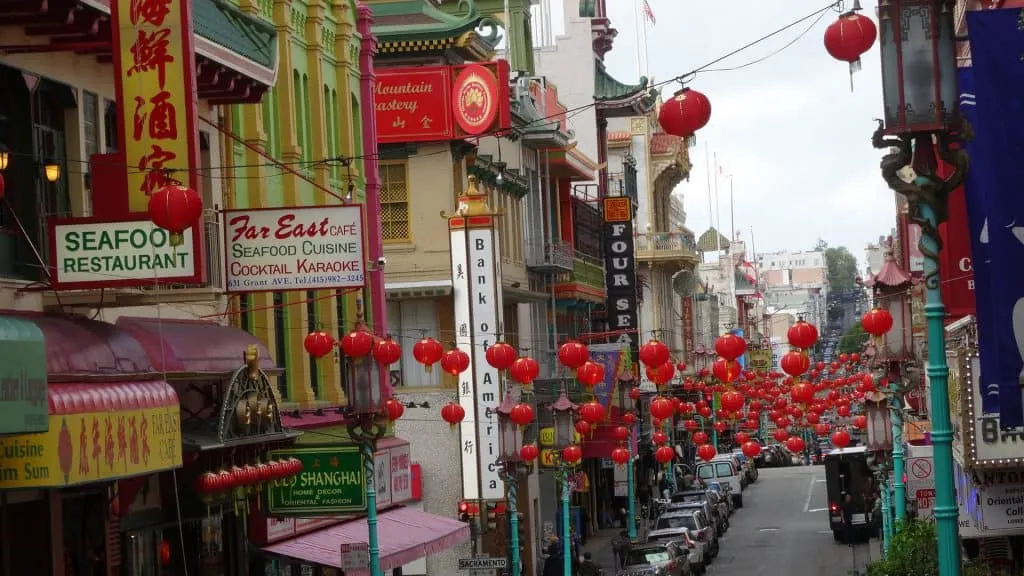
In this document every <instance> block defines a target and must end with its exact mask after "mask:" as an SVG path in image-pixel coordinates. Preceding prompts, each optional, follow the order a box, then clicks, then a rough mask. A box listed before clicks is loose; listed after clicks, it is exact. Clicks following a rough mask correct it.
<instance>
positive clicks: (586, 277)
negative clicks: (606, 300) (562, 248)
mask: <svg viewBox="0 0 1024 576" xmlns="http://www.w3.org/2000/svg"><path fill="white" fill-rule="evenodd" d="M571 281H572V282H576V283H577V284H583V285H585V286H590V287H591V288H597V289H599V290H604V266H603V265H602V264H601V263H600V262H599V261H597V260H594V259H593V258H590V257H588V256H584V255H582V254H578V255H577V256H576V258H574V259H573V262H572V279H571Z"/></svg>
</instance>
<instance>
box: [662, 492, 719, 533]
mask: <svg viewBox="0 0 1024 576" xmlns="http://www.w3.org/2000/svg"><path fill="white" fill-rule="evenodd" d="M708 497H709V498H708V500H705V501H703V502H674V503H671V504H669V505H668V507H667V509H666V512H682V511H686V510H700V511H702V512H704V515H705V516H707V517H708V518H711V519H712V521H713V522H714V524H715V532H717V533H718V535H719V536H721V535H722V534H725V532H726V531H727V530H728V529H729V511H728V510H724V509H722V508H719V507H718V504H717V502H712V501H711V499H712V498H714V499H716V500H717V496H713V495H711V494H708Z"/></svg>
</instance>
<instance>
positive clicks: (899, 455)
mask: <svg viewBox="0 0 1024 576" xmlns="http://www.w3.org/2000/svg"><path fill="white" fill-rule="evenodd" d="M893 386H894V388H895V389H896V390H895V392H896V393H895V394H893V395H892V397H891V399H892V404H890V405H889V408H890V410H892V472H893V476H895V478H894V479H893V498H895V499H896V502H894V504H895V508H896V514H895V518H894V519H895V522H894V523H893V533H894V534H895V533H896V532H899V529H900V526H901V525H902V523H903V522H904V521H905V520H906V518H907V484H906V482H904V480H903V476H904V474H906V467H905V462H904V460H903V406H902V402H901V401H900V391H899V390H900V388H899V385H898V384H894V385H893Z"/></svg>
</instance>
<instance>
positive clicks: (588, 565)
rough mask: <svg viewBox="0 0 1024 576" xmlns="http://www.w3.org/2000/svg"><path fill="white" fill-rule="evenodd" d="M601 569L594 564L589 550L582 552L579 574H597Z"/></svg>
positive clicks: (581, 575)
mask: <svg viewBox="0 0 1024 576" xmlns="http://www.w3.org/2000/svg"><path fill="white" fill-rule="evenodd" d="M600 573H601V570H600V569H599V568H598V567H597V564H594V558H593V556H591V554H590V552H584V553H583V561H582V562H580V569H579V576H598V575H599V574H600Z"/></svg>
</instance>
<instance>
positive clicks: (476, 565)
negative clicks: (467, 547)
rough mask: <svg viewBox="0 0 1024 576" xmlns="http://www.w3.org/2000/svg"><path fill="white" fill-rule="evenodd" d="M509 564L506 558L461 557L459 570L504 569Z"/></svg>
mask: <svg viewBox="0 0 1024 576" xmlns="http://www.w3.org/2000/svg"><path fill="white" fill-rule="evenodd" d="M507 566H508V563H507V560H506V559H505V558H487V557H484V558H459V570H503V569H505V568H506V567H507Z"/></svg>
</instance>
